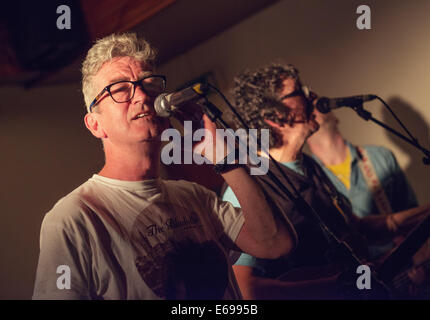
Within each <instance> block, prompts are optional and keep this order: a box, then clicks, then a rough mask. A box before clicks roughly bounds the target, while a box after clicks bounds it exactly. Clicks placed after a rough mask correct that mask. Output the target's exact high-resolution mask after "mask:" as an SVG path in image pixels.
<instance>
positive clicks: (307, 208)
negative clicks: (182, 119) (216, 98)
mask: <svg viewBox="0 0 430 320" xmlns="http://www.w3.org/2000/svg"><path fill="white" fill-rule="evenodd" d="M211 87H212V88H214V87H213V86H211ZM218 93H220V92H218ZM221 95H222V94H221ZM222 96H223V95H222ZM202 98H203V100H202V101H201V102H200V103H199V104H200V105H201V106H202V110H203V112H204V113H205V114H206V115H207V116H208V117H209V118H210V119H211V121H213V122H215V123H217V124H219V125H220V126H221V127H223V128H224V129H226V130H227V129H229V126H228V124H227V123H226V122H225V121H224V119H222V111H221V110H219V109H218V108H217V107H216V106H215V105H214V104H213V103H211V102H210V101H209V100H208V99H207V97H206V96H202ZM223 98H225V97H224V96H223ZM225 100H226V98H225ZM227 101H228V100H226V102H227ZM227 104H228V105H229V107H230V108H231V109H233V110H234V107H233V106H232V105H231V104H230V103H227ZM234 113H235V114H236V116H238V117H239V120H240V121H241V123H242V124H243V125H244V126H245V129H246V130H248V132H249V127H248V126H247V125H246V123H245V122H244V121H243V119H242V118H241V117H240V115H239V114H238V113H237V112H236V110H234ZM235 139H236V141H237V142H238V143H239V144H241V143H242V142H241V141H240V139H239V137H238V136H236V135H235ZM255 139H256V141H257V146H258V145H261V143H260V141H259V139H258V137H255ZM268 155H269V157H270V159H271V160H272V162H273V163H274V164H275V166H276V168H277V169H278V171H279V172H280V173H281V175H282V176H283V178H284V179H285V180H286V181H287V182H288V184H289V185H290V187H291V188H292V189H293V190H294V192H295V194H296V196H294V195H293V194H292V193H291V191H290V190H288V188H286V187H285V185H284V184H283V183H282V182H281V181H280V180H279V179H278V177H276V176H275V175H274V173H273V172H271V171H270V170H268V172H267V175H268V176H269V178H270V179H271V180H272V181H273V182H274V183H275V184H276V185H277V186H278V187H279V188H280V190H282V191H283V192H284V193H285V194H286V195H287V197H288V198H289V199H290V200H291V201H292V202H293V203H294V204H295V205H296V207H297V210H298V211H299V212H301V213H302V214H303V215H307V216H309V217H310V218H311V219H313V220H314V221H316V222H317V223H318V225H319V226H320V228H321V229H322V230H323V232H324V233H325V235H326V237H329V238H331V239H332V240H333V241H334V243H336V244H337V247H338V248H340V249H341V250H342V252H343V254H345V256H346V257H347V258H349V259H350V260H351V262H352V263H354V264H355V265H364V264H366V263H365V262H364V261H362V260H361V259H360V258H359V257H358V256H357V255H356V254H355V252H354V251H353V249H352V248H351V247H350V245H349V244H348V243H347V242H345V241H343V240H341V239H339V238H338V237H337V236H336V235H335V234H334V233H333V232H332V231H331V230H330V229H329V227H328V226H327V225H326V223H325V222H324V221H323V220H322V219H321V217H320V216H319V214H318V213H317V212H316V211H315V209H314V208H313V207H312V206H311V205H310V204H308V203H307V202H306V200H305V199H304V198H303V196H302V195H301V194H300V193H299V192H298V191H297V189H296V188H295V186H294V185H293V183H292V182H291V180H290V179H289V178H288V176H287V175H286V174H285V173H284V172H283V171H282V169H281V168H280V165H279V163H278V162H277V161H276V160H275V159H274V158H273V157H272V156H271V155H270V153H269V152H268ZM281 214H282V215H283V217H284V219H285V220H286V221H288V220H289V219H288V217H287V215H286V213H284V212H282V211H281ZM371 273H372V277H373V279H374V280H375V281H377V282H378V284H379V285H380V286H381V287H383V288H384V290H385V291H386V292H388V293H391V290H390V289H389V288H388V286H387V285H386V284H385V283H384V282H383V281H382V280H381V279H380V277H379V276H378V275H377V274H376V272H375V271H374V270H371Z"/></svg>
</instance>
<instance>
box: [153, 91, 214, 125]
mask: <svg viewBox="0 0 430 320" xmlns="http://www.w3.org/2000/svg"><path fill="white" fill-rule="evenodd" d="M207 92H208V86H207V85H206V84H202V83H195V84H193V85H192V86H190V87H187V88H185V89H182V90H179V91H176V92H173V93H162V94H160V95H159V96H158V97H157V98H156V99H155V101H154V109H155V112H156V113H157V115H158V116H159V117H171V116H173V115H179V116H181V115H187V114H188V115H191V116H192V115H193V113H195V112H196V111H197V110H200V107H199V106H198V105H196V102H197V101H198V100H200V99H202V98H203V97H204V96H205V95H206V93H207ZM200 113H201V110H200ZM200 118H201V114H200Z"/></svg>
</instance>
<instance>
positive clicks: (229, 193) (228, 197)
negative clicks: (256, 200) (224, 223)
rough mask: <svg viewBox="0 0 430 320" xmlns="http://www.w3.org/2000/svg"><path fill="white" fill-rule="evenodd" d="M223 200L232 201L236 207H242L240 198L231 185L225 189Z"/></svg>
mask: <svg viewBox="0 0 430 320" xmlns="http://www.w3.org/2000/svg"><path fill="white" fill-rule="evenodd" d="M222 200H223V201H228V202H230V203H231V204H232V205H233V206H234V207H236V208H240V204H239V200H237V198H236V195H235V194H234V192H233V190H232V189H231V188H230V187H228V188H227V189H226V190H225V192H224V194H223V195H222Z"/></svg>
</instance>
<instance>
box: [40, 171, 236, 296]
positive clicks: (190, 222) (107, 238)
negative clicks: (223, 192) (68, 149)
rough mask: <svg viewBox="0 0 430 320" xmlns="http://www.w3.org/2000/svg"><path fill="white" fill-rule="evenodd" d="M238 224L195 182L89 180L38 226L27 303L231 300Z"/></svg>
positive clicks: (229, 209) (231, 212)
mask: <svg viewBox="0 0 430 320" xmlns="http://www.w3.org/2000/svg"><path fill="white" fill-rule="evenodd" d="M243 223H244V217H243V215H242V213H241V210H240V209H237V208H234V207H233V206H232V205H231V204H230V203H228V202H223V201H221V200H219V198H218V197H217V196H216V194H215V193H214V192H212V191H209V190H207V189H206V188H204V187H202V186H200V185H198V184H195V183H191V182H187V181H171V180H161V179H154V180H145V181H121V180H115V179H110V178H106V177H102V176H100V175H93V177H92V178H90V179H89V180H88V181H87V182H85V183H84V184H82V185H81V186H79V187H78V188H77V189H75V190H74V191H73V192H71V193H70V194H68V195H67V196H66V197H64V198H62V199H61V200H60V201H58V203H57V204H56V205H55V206H54V207H53V209H52V210H51V211H49V212H48V213H47V214H46V216H45V218H44V220H43V223H42V228H41V235H40V256H39V263H38V267H37V274H36V281H35V288H34V293H33V299H178V298H179V299H239V298H241V295H240V291H239V289H238V287H237V283H236V281H235V278H234V275H233V273H232V269H231V264H230V261H229V258H228V254H227V252H228V250H227V249H228V248H229V247H230V245H231V244H232V242H234V241H235V240H236V237H237V236H238V234H239V232H240V229H241V228H242V226H243ZM69 275H70V277H69ZM69 280H70V281H69Z"/></svg>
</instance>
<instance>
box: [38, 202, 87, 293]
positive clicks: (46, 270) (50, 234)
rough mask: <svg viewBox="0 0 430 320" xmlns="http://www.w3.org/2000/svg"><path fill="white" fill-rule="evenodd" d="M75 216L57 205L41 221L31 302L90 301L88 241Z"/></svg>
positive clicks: (76, 214)
mask: <svg viewBox="0 0 430 320" xmlns="http://www.w3.org/2000/svg"><path fill="white" fill-rule="evenodd" d="M79 215H80V214H79V212H77V213H73V212H71V210H70V208H69V209H67V208H65V206H64V204H63V205H57V206H56V207H54V209H53V210H51V211H50V212H49V213H48V214H47V215H46V216H45V218H44V220H43V222H42V227H41V234H40V254H39V261H38V266H37V272H36V280H35V286H34V292H33V299H34V300H60V299H61V300H63V299H64V300H78V299H79V300H85V299H90V293H89V273H90V270H89V269H90V267H89V266H90V265H91V261H90V254H89V252H90V248H89V237H88V235H87V234H86V232H85V228H84V227H83V225H82V222H81V221H80V219H79Z"/></svg>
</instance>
